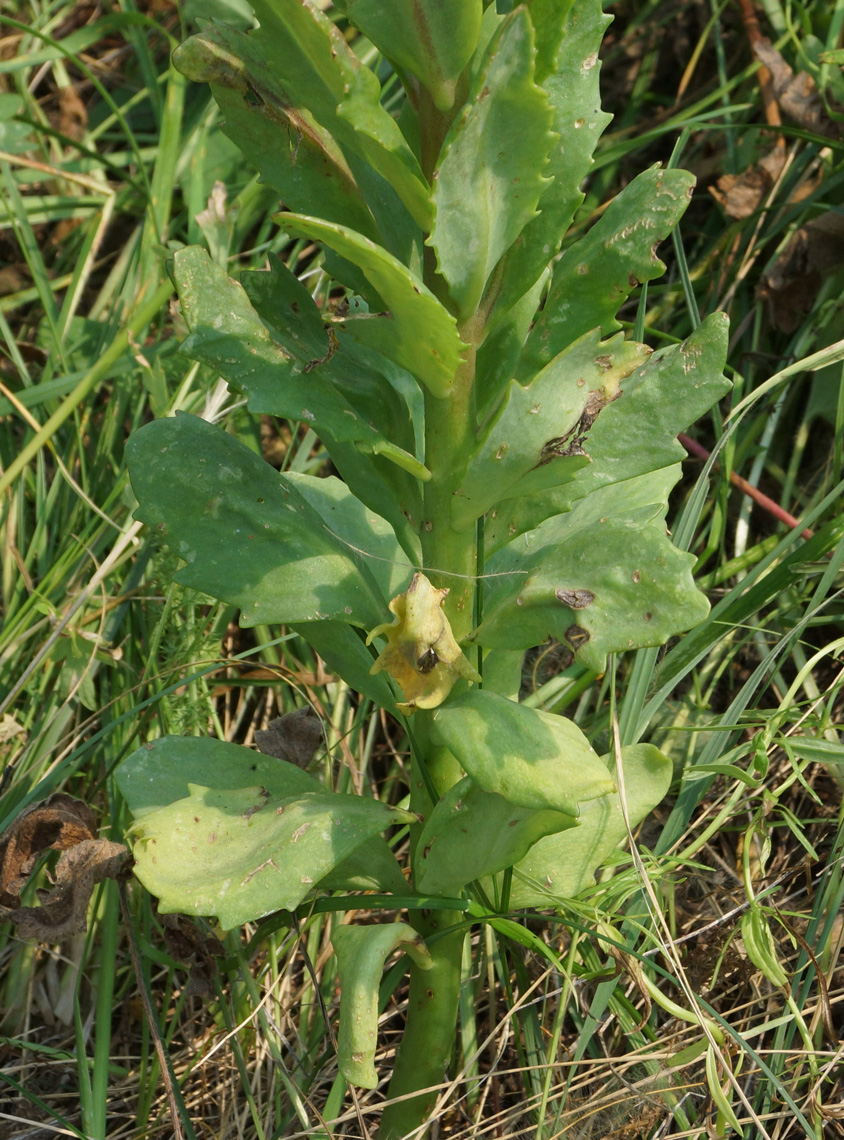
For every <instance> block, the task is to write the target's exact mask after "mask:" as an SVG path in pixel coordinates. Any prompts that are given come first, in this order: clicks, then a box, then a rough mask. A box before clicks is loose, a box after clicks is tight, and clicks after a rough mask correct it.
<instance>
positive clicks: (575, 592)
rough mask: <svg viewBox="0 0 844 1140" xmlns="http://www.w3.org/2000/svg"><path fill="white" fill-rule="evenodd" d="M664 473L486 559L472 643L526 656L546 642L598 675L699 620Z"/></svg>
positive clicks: (670, 479)
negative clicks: (610, 662)
mask: <svg viewBox="0 0 844 1140" xmlns="http://www.w3.org/2000/svg"><path fill="white" fill-rule="evenodd" d="M678 474H679V472H678V471H677V470H676V469H675V468H670V467H669V468H664V469H663V470H661V471H657V472H652V473H650V474H648V475H644V476H640V477H639V478H637V479H628V480H626V481H625V482H623V483H617V484H611V485H610V486H608V487H604V488H602V489H601V490H599V491H596V492H594V493H593V494H591V495H588V496H587V497H586V498H585V499H581V500H579V501H578V502H577V503H575V504H574V506H573V507H572V509H571V511H569V512H568V513H567V514H562V515H558V516H555V517H553V518H549V519H546V521H545V522H544V523H542V524H541V525H540V526H538V527H537V528H536V529H535V530H533V531H529V532H528V533H526V534H525V535H523V536H521V537H519V538H516V539H514V540H513V541H512V542H511V543H509V544H508V545H507V546H505V547H503V548H502V549H501V550H499V551H498V552H497V553H496V554H495V555H493V556H492V557H491V558H489V559H488V560H487V563H486V567H485V569H486V572H487V573H488V574H489V575H490V578H489V584H488V586H487V590H486V593H485V598H484V620H483V622H482V624H481V625H480V627H479V628H478V629H477V630H476V631H475V632H474V633H473V634H472V636H471V640H473V641H477V642H479V643H480V644H481V645H485V646H488V647H490V648H502V649H505V648H506V649H514V648H517V647H521V648H525V649H528V648H530V647H531V646H533V645H539V644H541V643H542V642H543V641H545V640H546V639H547V638H549V637H553V638H555V639H556V640H558V641H563V642H565V643H566V644H567V645H568V646H569V647H570V648H571V649H572V650H573V651H574V653H575V656H576V659H577V660H578V661H581V662H582V663H583V664H584V665H586V666H587V667H588V668H590V669H595V670H596V671H599V672H600V671H601V670H603V669H604V667H605V665H606V656H607V654H608V653H614V652H622V651H624V650H626V649H633V648H638V647H641V646H646V645H662V644H664V642H666V641H667V640H668V638H669V637H671V636H673V635H674V634H676V633H679V632H681V631H682V630H685V629H689V628H691V627H692V626H693V625H696V624H697V623H698V622H699V621H702V620H703V618H704V617H706V615H707V613H708V612H709V605H708V603H707V601H706V598H705V597H704V596H703V594H701V593H700V591H699V590H698V589H697V588H696V587H695V584H694V580H693V578H692V567H693V566H694V561H695V560H694V557H693V556H692V555H690V554H684V553H683V552H681V551H679V550H678V549H677V548H676V546H674V545H673V543H672V542H671V539H670V538H669V537H668V535H667V533H666V529H665V513H666V509H667V507H666V502H667V496H668V492H669V490H670V488H671V487H672V486H673V485H674V483H675V482H676V481H677V477H678Z"/></svg>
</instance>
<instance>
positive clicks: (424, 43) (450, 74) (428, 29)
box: [345, 0, 483, 111]
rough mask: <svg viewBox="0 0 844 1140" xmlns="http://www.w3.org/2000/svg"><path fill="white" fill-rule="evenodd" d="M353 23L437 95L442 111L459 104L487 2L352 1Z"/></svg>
mask: <svg viewBox="0 0 844 1140" xmlns="http://www.w3.org/2000/svg"><path fill="white" fill-rule="evenodd" d="M345 8H346V12H347V13H348V16H349V19H350V20H351V21H352V23H353V24H354V25H355V26H356V27H358V28H360V30H361V31H362V32H363V34H364V35H365V36H366V38H367V39H368V40H370V41H371V42H372V43H373V44H374V45H375V46H376V47H377V48H378V50H379V51H381V52H383V54H384V55H385V56H386V57H387V59H389V60H390V61H391V62H392V63H394V64H397V65H398V66H399V67H400V68H401V69H402V70H403V71H405V72H409V73H410V75H413V76H414V77H415V78H416V79H418V80H419V82H420V83H421V84H422V86H423V87H424V88H426V90H428V91H429V92H430V93H431V96H432V98H433V101H434V104H435V106H436V107H437V108H439V110H440V111H448V110H449V108H450V107H451V106H452V105H453V103H454V96H455V88H456V84H457V80H458V79H459V77H460V74H461V72H462V71H463V68H464V67H465V66H466V64H467V63H468V62H469V60H470V59H471V58H472V53H473V51H474V50H475V44H476V43H477V40H478V33H479V31H480V27H481V18H482V16H483V5H482V3H481V0H458V2H457V3H454V2H452V3H449V4H447V5H443V4H442V2H441V0H390V3H389V4H384V3H383V0H348V3H347V4H346V5H345Z"/></svg>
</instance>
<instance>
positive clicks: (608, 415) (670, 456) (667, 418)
mask: <svg viewBox="0 0 844 1140" xmlns="http://www.w3.org/2000/svg"><path fill="white" fill-rule="evenodd" d="M729 332H730V322H729V318H728V317H727V314H726V313H720V312H718V313H711V314H710V316H708V317H707V318H706V320H705V321H704V322H703V323H702V324H701V325H700V326H699V327H698V328H697V329H696V330H695V331H694V332H693V333H692V334H691V336H690V337H688V338H687V339H686V340H684V341H683V342H682V344H676V345H671V347H669V348H665V349H661V350H660V351H659V352H655V353H654V354H653V356H652V357H651V358H650V359H649V360H647V361H646V362H645V363H644V364H643V365H642V367H641V368H638V369H637V370H636V371H635V372H634V373H632V375H631V376H629V377H628V378H627V379H626V380H623V381H622V384H621V391H622V395H621V398H620V399H618V400H614V401H613V402H612V403H611V404H608V405H607V407H606V408H604V410H603V411H602V412H601V414H600V416H599V417H598V418H597V420H595V422H594V424H593V425H592V427H591V429H590V431H589V437H588V441H587V442H586V444H585V447H586V450H587V451H588V453H589V455H590V457H591V459H592V463H591V464H590V465H589V467H588V468H586V469H585V470H583V471H581V472H580V473H579V474H578V476H577V478H576V479H575V481H574V483H573V484H572V485H571V486H570V488H568V489H567V491H568V493H569V494H570V496H571V499H572V500H574V499H576V498H582V497H583V496H584V495H586V494H588V493H589V492H590V491H592V490H593V489H596V488H598V487H604V486H606V485H607V484H609V483H621V482H622V481H623V480H625V479H633V478H635V477H637V476H639V475H645V474H647V472H649V471H656V470H659V469H660V468H665V467H670V466H672V465H674V464H676V463H678V462H679V461H680V460H682V459H684V458H685V456H686V449H685V448H684V447H683V445H682V444H681V443H679V441H678V440H677V435H678V433H679V432H681V431H684V430H685V429H686V428H687V427H688V426H689V425H690V424H693V423H694V422H695V421H696V420H698V419H699V418H700V417H701V416H702V415H703V414H704V412H706V411H708V409H709V408H711V407H712V405H713V404H714V403H715V402H716V401H717V400H719V399H720V398H721V397H722V396H723V395H724V394H725V393H726V392H728V391H729V390H730V382H729V380H727V378H726V376H724V374H723V368H724V362H725V360H726V357H727V345H728V341H729ZM677 475H678V477H679V472H677Z"/></svg>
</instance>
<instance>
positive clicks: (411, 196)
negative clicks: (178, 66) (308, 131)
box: [253, 0, 431, 230]
mask: <svg viewBox="0 0 844 1140" xmlns="http://www.w3.org/2000/svg"><path fill="white" fill-rule="evenodd" d="M253 8H254V10H255V15H256V16H257V17H258V19H259V21H260V24H261V29H260V30H259V32H258V33H257V34H258V35H261V34H262V33H264V34H263V36H262V46H263V51H264V52H265V53H269V54H267V58H268V59H270V60H271V62H273V63H274V64H275V71H276V73H277V74H278V75H279V76H282V77H283V78H284V82H285V84H286V86H287V88H288V90H289V91H291V92H298V93H303V94H304V93H305V92H307V106H308V108H309V109H310V110H311V111H312V112H313V114H314V115H315V116H316V118H317V119H318V120H319V122H320V123H322V125H323V126H324V127H326V128H327V129H328V130H330V131H331V133H332V134H333V135H334V137H335V138H336V139H337V140H338V142H340V144H341V146H342V147H343V149H344V150H345V151H346V152H347V153H349V152H355V153H357V154H358V155H359V156H360V158H362V159H363V160H365V164H368V165H369V166H371V168H372V170H373V171H374V172H377V176H380V178H381V180H382V181H383V187H378V186H377V184H376V183H375V182H374V181H373V180H372V178H371V175H370V176H368V177H366V178H365V179H364V176H365V175H366V174H368V172H367V171H366V170H365V165H364V163H361V164H353V165H354V167H355V172H356V175H357V177H358V179H359V181H360V184H361V186H362V188H363V189H364V194H365V196H366V198H367V201H370V202H371V201H372V200H373V199H376V200H377V199H378V198H381V199H382V201H381V202H379V203H378V205H377V206H376V215H377V216H378V219H379V222H381V224H382V229H383V228H384V218H383V207H384V206H386V205H388V203H389V199H388V198H386V197H384V194H383V188H387V187H389V188H392V189H393V190H395V191H396V192H397V194H398V196H399V198H400V199H401V201H402V202H403V203H404V205H405V207H406V208H407V209H408V210H409V212H410V213H411V215H412V216H413V217H414V219H415V220H416V222H417V224H418V225H419V226H421V227H422V229H425V230H427V228H428V226H429V224H430V219H431V205H430V201H429V197H430V187H429V186H428V185H427V183H426V182H425V179H424V177H423V175H422V171H421V168H420V166H419V162H418V160H417V158H416V156H415V155H414V153H413V151H412V150H411V148H410V147H409V146H408V144H407V141H406V140H405V138H404V136H403V134H402V132H401V130H400V129H399V126H398V124H397V123H396V121H395V120H394V119H393V118H392V116H391V115H390V114H389V112H388V111H387V110H386V109H385V108H384V107H383V106H382V105H381V84H380V83H379V82H378V79H377V77H376V76H375V75H374V73H373V72H372V71H371V70H370V69H369V68H368V67H366V66H364V65H363V64H362V63H361V62H360V60H359V59H358V57H357V56H356V55H355V53H354V52H353V51H352V49H351V48H350V47H349V45H348V43H347V42H346V39H345V37H344V36H343V35H342V33H341V32H340V31H338V29H337V27H336V25H335V24H334V23H333V22H332V21H331V20H329V19H328V18H327V17H326V16H325V15H324V14H323V13H322V12H321V11H320V10H319V8H317V7H316V5H315V4H312V3H310V0H305V2H302V0H273V2H272V3H269V2H268V0H255V3H254V4H253ZM373 191H376V193H373ZM377 191H380V193H378V192H377ZM312 207H313V203H311V205H310V206H306V207H297V208H300V209H303V210H304V209H307V210H308V212H309V213H310V212H312Z"/></svg>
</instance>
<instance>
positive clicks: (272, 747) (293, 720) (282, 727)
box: [255, 706, 322, 768]
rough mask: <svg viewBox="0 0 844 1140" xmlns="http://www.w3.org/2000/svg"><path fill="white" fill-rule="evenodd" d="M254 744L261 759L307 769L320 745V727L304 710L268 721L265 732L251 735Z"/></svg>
mask: <svg viewBox="0 0 844 1140" xmlns="http://www.w3.org/2000/svg"><path fill="white" fill-rule="evenodd" d="M255 743H256V744H257V745H258V749H259V751H261V752H263V753H264V755H265V756H275V758H276V759H277V760H287V761H288V762H289V763H290V764H296V765H297V766H298V767H299V768H307V766H308V765H309V764H310V762H311V761H312V760H313V758H314V754H315V753H316V750H317V749H318V748H319V746H320V744H322V725H321V724H320V721H319V717H317V716H316V715H315V714H314V713H313V711H312V710H311V709H310V708H309V707H307V706H306V707H305V708H301V709H296V711H295V712H292V713H285V714H284V716H280V717H278V718H277V719H276V720H271V721H270V723H269V725H268V726H267V728H266V729H262V730H260V731H258V732H256V733H255Z"/></svg>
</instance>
